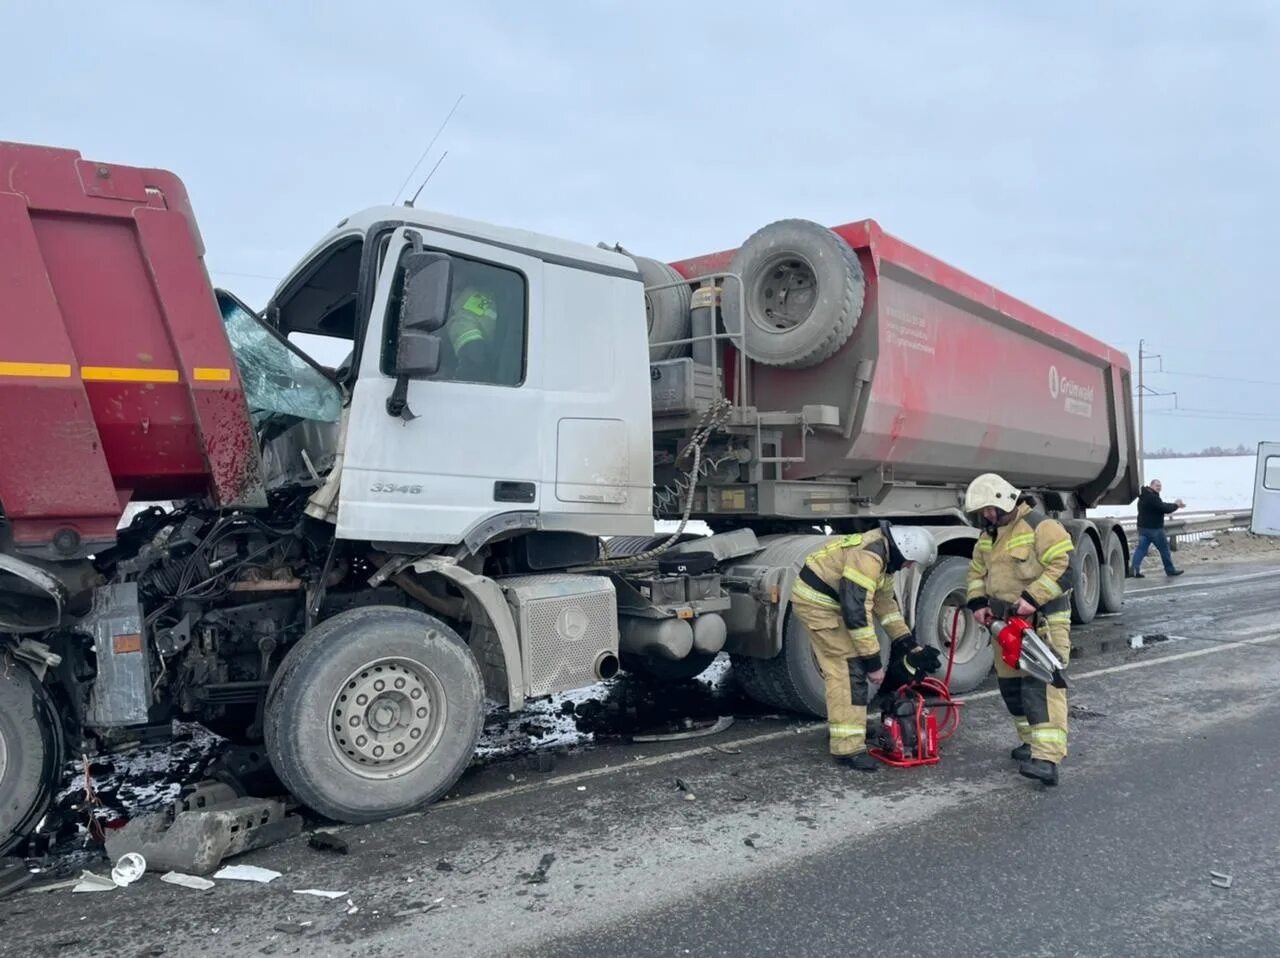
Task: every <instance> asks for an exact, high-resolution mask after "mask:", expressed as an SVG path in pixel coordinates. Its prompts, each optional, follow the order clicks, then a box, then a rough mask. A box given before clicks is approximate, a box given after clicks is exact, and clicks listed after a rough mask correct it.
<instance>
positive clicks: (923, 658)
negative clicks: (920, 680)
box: [907, 645, 942, 675]
mask: <svg viewBox="0 0 1280 958" xmlns="http://www.w3.org/2000/svg"><path fill="white" fill-rule="evenodd" d="M907 665H909V666H911V668H912V669H914V670H915V671H916V672H917V673H924V674H926V675H928V674H930V673H933V672H936V671H938V669H939V668H940V667H941V666H942V652H940V651H939V650H938V649H935V648H934V647H933V646H931V645H926V646H924V647H923V648H919V649H916V650H915V651H913V652H908V653H907Z"/></svg>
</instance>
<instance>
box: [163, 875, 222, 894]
mask: <svg viewBox="0 0 1280 958" xmlns="http://www.w3.org/2000/svg"><path fill="white" fill-rule="evenodd" d="M160 880H161V881H162V882H166V883H167V884H170V885H180V886H182V887H183V888H190V889H191V890H192V891H208V890H209V889H210V888H212V887H213V885H214V883H213V882H211V881H209V879H207V878H201V877H200V876H199V875H184V874H183V873H182V872H166V873H165V874H163V875H161V876H160Z"/></svg>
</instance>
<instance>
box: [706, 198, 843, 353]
mask: <svg viewBox="0 0 1280 958" xmlns="http://www.w3.org/2000/svg"><path fill="white" fill-rule="evenodd" d="M730 271H731V272H734V273H736V274H737V275H739V276H741V277H742V283H741V284H739V283H737V282H736V281H733V280H729V281H726V282H725V284H724V293H723V296H722V314H723V317H724V325H725V329H727V330H728V331H729V332H730V333H734V334H742V336H743V346H744V348H745V350H746V353H747V356H749V357H750V358H751V359H753V360H755V361H756V362H758V363H763V364H765V365H768V366H782V367H785V368H789V369H803V368H806V367H809V366H815V365H817V364H818V363H820V362H822V361H823V360H824V359H827V358H829V357H830V356H832V355H833V354H834V353H835V352H836V350H838V349H839V348H840V347H841V346H843V345H844V343H845V340H847V339H848V338H849V336H850V335H851V334H852V333H853V328H854V326H855V325H857V322H858V317H859V316H860V315H861V313H862V302H863V297H864V296H865V292H866V279H865V277H864V276H863V274H862V266H861V265H860V264H859V263H858V257H857V254H855V253H854V251H853V248H852V247H850V246H849V244H848V243H846V242H845V241H844V239H842V238H841V237H840V236H838V235H837V234H836V233H834V232H832V231H831V230H829V229H827V228H826V227H825V226H819V225H818V224H817V223H812V222H810V221H808V220H780V221H778V222H776V223H770V224H769V225H768V226H766V227H764V228H763V229H761V230H758V231H757V232H756V233H754V234H753V235H752V236H751V237H750V238H748V239H747V241H746V242H745V243H743V244H742V248H741V249H739V250H738V252H737V253H736V254H734V257H733V263H732V265H731V266H730ZM744 294H745V298H744ZM744 324H745V327H746V328H745V331H744V329H743V326H744Z"/></svg>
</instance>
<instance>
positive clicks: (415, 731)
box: [264, 607, 484, 824]
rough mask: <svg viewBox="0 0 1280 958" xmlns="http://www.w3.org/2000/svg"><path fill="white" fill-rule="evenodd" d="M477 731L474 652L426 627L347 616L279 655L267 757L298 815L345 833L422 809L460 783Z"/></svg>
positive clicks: (268, 715)
mask: <svg viewBox="0 0 1280 958" xmlns="http://www.w3.org/2000/svg"><path fill="white" fill-rule="evenodd" d="M483 725H484V681H483V679H482V677H481V674H480V669H479V666H478V665H477V664H476V661H475V658H474V656H473V655H472V654H471V650H470V649H469V648H468V647H467V644H466V643H465V642H464V641H463V640H462V639H461V638H460V637H459V636H458V634H457V633H456V632H454V631H453V630H452V629H450V628H449V627H448V626H447V625H445V624H444V623H443V622H441V621H440V620H439V619H436V618H434V617H433V616H430V615H427V614H425V613H422V612H417V611H414V610H411V609H401V608H390V607H381V608H379V607H372V608H363V609H352V610H349V611H347V612H343V613H340V614H339V615H336V616H334V617H333V618H332V619H328V620H326V621H325V622H323V623H321V624H320V625H319V626H317V627H316V628H315V629H313V630H312V631H311V632H309V633H307V635H305V636H304V637H303V638H302V640H301V641H300V642H298V644H297V645H296V646H294V647H293V648H292V649H291V650H290V651H289V653H288V655H286V656H285V659H284V661H283V662H282V663H281V666H280V669H279V671H278V672H277V675H276V678H275V680H274V681H273V682H272V686H271V689H270V691H269V692H268V694H267V705H266V712H265V718H264V732H265V738H266V748H267V755H268V757H269V758H270V759H271V764H272V766H273V768H274V769H275V772H276V774H277V775H278V776H279V778H280V780H281V781H282V782H283V783H284V785H285V787H286V788H288V789H289V791H290V792H292V793H293V794H294V795H295V796H296V797H297V798H298V799H299V801H301V802H302V803H303V804H304V805H306V806H308V807H309V808H311V809H312V810H313V811H315V812H318V813H319V814H320V815H323V816H325V817H326V818H329V819H333V820H335V821H341V822H349V823H352V824H358V823H364V822H372V821H378V820H380V819H384V818H389V817H391V816H394V815H399V814H403V813H405V812H408V811H411V810H413V809H415V808H418V807H420V806H422V805H426V804H428V803H430V802H432V801H433V800H435V799H436V798H438V797H439V796H440V795H442V794H444V792H445V791H447V790H448V789H449V788H450V787H451V786H452V785H453V784H454V783H455V782H456V781H457V780H458V778H459V777H460V776H461V775H462V773H463V771H465V770H466V767H467V765H468V764H469V763H470V761H471V758H472V755H473V754H474V752H475V746H476V742H477V741H478V740H479V738H480V732H481V730H482V728H483Z"/></svg>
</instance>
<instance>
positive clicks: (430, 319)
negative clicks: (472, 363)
mask: <svg viewBox="0 0 1280 958" xmlns="http://www.w3.org/2000/svg"><path fill="white" fill-rule="evenodd" d="M401 269H403V270H404V295H403V296H402V297H401V300H400V315H399V316H398V317H397V320H396V362H395V370H394V372H395V375H396V376H410V377H413V378H416V379H421V378H424V377H427V376H431V375H434V374H435V372H436V371H437V370H438V369H439V368H440V340H439V338H437V337H436V336H435V335H434V333H435V331H436V330H437V329H439V328H440V327H441V326H443V325H444V324H445V322H446V320H448V318H449V297H450V295H451V293H452V287H453V260H452V259H450V258H449V257H448V256H446V255H445V254H443V253H429V252H426V251H425V250H417V251H414V252H410V253H406V254H405V256H404V259H403V260H402V263H401Z"/></svg>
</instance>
